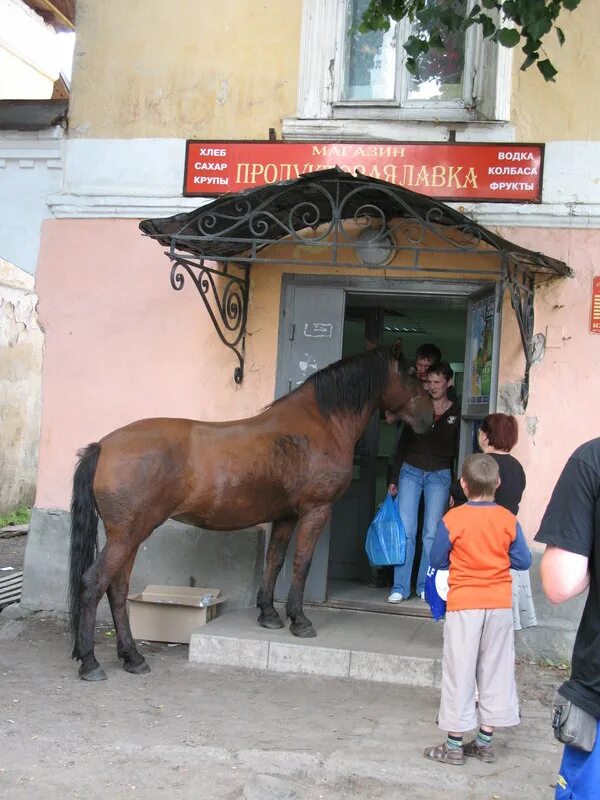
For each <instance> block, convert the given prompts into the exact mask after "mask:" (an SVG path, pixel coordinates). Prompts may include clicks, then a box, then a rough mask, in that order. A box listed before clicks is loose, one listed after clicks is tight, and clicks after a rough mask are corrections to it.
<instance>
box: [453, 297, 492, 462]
mask: <svg viewBox="0 0 600 800" xmlns="http://www.w3.org/2000/svg"><path fill="white" fill-rule="evenodd" d="M501 303H502V284H500V283H498V284H496V286H495V287H492V288H490V289H484V290H483V291H482V292H477V293H476V294H473V295H471V297H469V304H468V311H467V341H466V345H465V372H464V385H463V396H462V422H461V431H460V452H459V463H460V464H462V462H463V460H464V458H465V457H466V456H468V455H469V454H470V453H476V452H477V431H478V430H479V426H480V424H481V421H482V419H483V418H484V417H485V416H486V415H487V414H490V413H492V412H494V411H495V410H496V401H497V397H498V364H499V359H500V314H501Z"/></svg>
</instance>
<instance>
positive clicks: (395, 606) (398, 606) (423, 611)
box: [319, 580, 431, 619]
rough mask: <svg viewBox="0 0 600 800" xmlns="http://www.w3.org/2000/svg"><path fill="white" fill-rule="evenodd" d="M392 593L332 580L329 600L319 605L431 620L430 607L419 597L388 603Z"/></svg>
mask: <svg viewBox="0 0 600 800" xmlns="http://www.w3.org/2000/svg"><path fill="white" fill-rule="evenodd" d="M390 592H391V588H390V587H387V588H381V587H376V586H369V585H368V584H366V583H360V582H359V581H347V580H332V581H330V582H329V585H328V587H327V599H326V600H325V602H324V603H320V604H319V605H321V606H325V607H326V608H342V609H343V608H345V609H348V610H349V611H371V612H376V613H378V614H395V615H397V616H403V617H420V618H424V619H431V611H430V610H429V605H428V604H427V603H424V602H423V600H421V599H420V598H419V597H415V596H413V597H411V598H410V599H409V600H405V601H404V602H402V603H388V602H387V598H388V595H389V594H390Z"/></svg>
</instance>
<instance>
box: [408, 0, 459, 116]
mask: <svg viewBox="0 0 600 800" xmlns="http://www.w3.org/2000/svg"><path fill="white" fill-rule="evenodd" d="M435 2H437V0H428V3H427V5H432V4H433V3H435ZM454 8H455V11H456V12H457V13H460V14H465V13H466V0H456V2H455V4H454ZM432 32H433V31H432ZM411 33H412V34H415V35H418V36H420V37H422V38H429V33H430V32H429V31H428V30H427V29H426V28H425V27H422V26H421V25H420V24H419V23H418V22H415V23H414V24H413V25H412V28H411ZM443 38H444V44H445V45H446V49H445V50H437V49H433V48H432V49H431V50H430V51H429V52H428V53H427V54H426V55H424V56H421V57H420V58H419V60H418V62H417V64H418V73H419V74H418V77H415V76H414V75H409V76H408V99H409V100H433V101H446V102H448V101H457V100H461V99H462V96H463V78H464V69H465V39H466V35H465V34H464V33H462V34H460V33H449V34H445V35H444V37H443Z"/></svg>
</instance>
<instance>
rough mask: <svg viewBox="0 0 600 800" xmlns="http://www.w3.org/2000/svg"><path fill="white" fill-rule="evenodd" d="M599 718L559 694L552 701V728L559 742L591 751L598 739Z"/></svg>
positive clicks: (586, 751) (587, 751)
mask: <svg viewBox="0 0 600 800" xmlns="http://www.w3.org/2000/svg"><path fill="white" fill-rule="evenodd" d="M597 727H598V720H597V719H596V718H595V717H592V715H591V714H588V712H587V711H584V710H583V709H582V708H579V707H578V706H576V705H575V704H574V703H572V702H571V701H570V700H567V699H566V698H565V697H563V696H562V695H560V694H557V695H556V697H555V698H554V702H553V703H552V729H553V730H554V736H555V737H556V738H557V739H558V741H559V742H562V743H563V744H568V745H569V747H575V748H576V749H577V750H583V751H584V753H591V752H592V750H593V749H594V743H595V741H596V729H597Z"/></svg>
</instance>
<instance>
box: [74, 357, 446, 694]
mask: <svg viewBox="0 0 600 800" xmlns="http://www.w3.org/2000/svg"><path fill="white" fill-rule="evenodd" d="M376 409H382V410H384V411H385V412H386V418H387V419H388V421H390V422H391V421H393V420H395V419H403V420H405V421H406V422H408V423H409V424H410V425H411V426H412V427H413V428H414V429H415V430H416V431H417V432H423V431H424V430H426V429H427V427H428V426H430V425H431V422H432V419H433V411H432V405H431V400H430V399H429V397H428V396H427V395H425V393H424V392H423V389H422V388H421V383H420V382H419V381H418V380H417V379H416V378H414V377H413V376H412V375H410V374H409V370H408V363H407V361H406V359H405V357H404V356H403V355H402V353H401V352H399V351H394V352H392V349H391V348H389V347H383V346H379V347H375V348H373V349H372V350H368V351H367V352H365V353H362V354H360V355H357V356H351V357H350V358H345V359H342V360H341V361H338V362H336V363H335V364H331V365H330V366H328V367H326V368H325V369H322V370H320V371H319V372H316V373H315V374H314V375H312V376H311V377H310V378H308V380H307V381H306V382H305V383H303V384H302V386H300V387H299V388H297V389H295V390H294V391H293V392H291V393H290V394H288V395H286V396H285V397H283V398H281V399H280V400H277V401H276V402H274V403H272V404H271V405H270V406H268V407H267V408H266V409H265V410H264V411H263V412H262V413H260V414H258V415H257V416H255V417H250V418H249V419H244V420H237V421H234V422H196V421H193V420H186V419H144V420H140V421H139V422H133V423H132V424H131V425H127V426H126V427H124V428H119V429H118V430H116V431H113V432H112V433H109V434H108V436H105V437H104V438H103V439H102V440H101V441H100V442H95V443H93V444H90V445H88V446H87V447H86V448H85V449H84V450H83V451H81V453H80V454H79V456H80V457H79V462H78V465H77V468H76V470H75V476H74V480H73V499H72V503H71V551H70V561H69V571H70V586H69V604H70V615H71V631H72V635H73V658H75V659H79V660H80V661H81V666H80V669H79V674H80V676H81V677H82V678H83V679H84V680H90V681H93V680H103V679H105V678H106V675H105V673H104V671H103V670H102V668H101V667H100V666H99V664H98V662H97V661H96V658H95V656H94V627H95V621H96V610H97V606H98V603H99V601H100V599H101V597H102V596H103V594H104V593H105V592H106V593H107V594H108V600H109V603H110V608H111V611H112V615H113V619H114V623H115V630H116V636H117V654H118V656H119V658H121V659H123V662H124V665H123V666H124V669H126V670H127V671H128V672H134V673H142V672H148V671H149V667H148V665H147V663H146V661H145V660H144V658H143V656H142V655H140V653H139V652H138V650H137V648H136V646H135V642H134V640H133V638H132V636H131V631H130V628H129V620H128V617H127V609H126V600H127V592H128V590H129V576H130V574H131V570H132V567H133V562H134V560H135V556H136V553H137V550H138V547H139V546H140V544H141V543H142V542H143V541H144V539H146V538H147V537H148V536H150V534H151V533H152V531H153V530H154V529H155V528H156V527H158V526H159V525H161V524H162V523H163V522H165V521H166V520H167V519H169V518H174V519H178V520H181V521H184V522H191V523H193V524H195V525H199V526H201V527H203V528H208V529H212V530H238V529H241V528H245V527H248V526H251V525H256V524H257V523H261V522H268V521H272V522H273V529H272V533H271V538H270V542H269V547H268V553H267V563H266V569H265V574H264V577H263V581H262V585H261V587H260V591H259V592H258V597H257V605H258V608H259V609H260V615H259V618H258V621H259V623H260V624H261V625H263V626H264V627H266V628H280V627H283V623H282V621H281V619H280V617H279V615H278V613H277V612H276V611H275V608H274V607H273V591H274V587H275V580H276V578H277V575H278V573H279V571H280V569H281V566H282V564H283V561H284V558H285V552H286V548H287V545H288V542H289V540H290V537H291V535H292V532H293V530H294V528H295V527H296V528H297V544H296V552H295V557H294V568H293V576H292V582H291V587H290V591H289V595H288V599H287V605H286V610H287V614H288V616H289V617H290V619H291V625H290V631H291V632H292V633H293V634H294V635H296V636H303V637H305V636H315V635H316V634H315V631H314V629H313V626H312V625H311V623H310V621H309V620H308V619H307V618H306V617H305V615H304V613H303V610H302V601H303V595H304V584H305V582H306V577H307V574H308V570H309V567H310V563H311V559H312V555H313V551H314V548H315V544H316V542H317V539H318V537H319V534H320V533H321V531H322V529H323V527H324V525H325V524H326V523H327V521H328V520H329V518H330V516H331V508H332V505H333V503H335V501H336V500H338V499H339V498H340V497H341V496H342V495H343V494H344V492H345V490H346V489H347V487H348V485H349V484H350V480H351V477H352V461H353V453H354V447H355V445H356V442H357V441H358V439H359V438H360V436H361V434H362V432H363V431H364V429H365V427H366V425H367V422H368V421H369V418H370V417H371V415H372V414H373V412H374V411H375V410H376ZM98 515H100V517H101V519H102V521H103V522H104V526H105V529H106V545H105V546H104V548H103V549H102V551H101V552H100V554H99V555H97V527H98V524H97V523H98Z"/></svg>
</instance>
